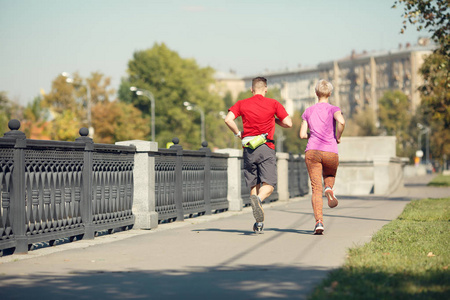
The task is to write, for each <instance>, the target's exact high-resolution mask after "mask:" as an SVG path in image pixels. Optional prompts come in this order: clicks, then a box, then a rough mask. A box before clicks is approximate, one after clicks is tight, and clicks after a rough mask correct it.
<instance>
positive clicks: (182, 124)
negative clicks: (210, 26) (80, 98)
mask: <svg viewBox="0 0 450 300" xmlns="http://www.w3.org/2000/svg"><path fill="white" fill-rule="evenodd" d="M127 72H128V78H124V79H122V83H121V85H120V88H119V99H121V101H123V102H126V103H132V104H133V105H134V106H135V107H137V108H138V109H140V110H141V111H142V112H143V113H144V114H145V115H149V114H150V100H149V99H147V98H146V97H144V96H138V95H136V94H135V93H132V92H130V87H131V86H135V87H137V88H140V89H144V90H148V91H150V92H151V93H152V94H153V95H154V98H155V102H156V103H155V127H156V141H157V142H159V143H160V144H162V145H165V144H166V143H167V142H170V141H172V139H173V138H174V137H178V138H179V139H180V142H181V144H183V145H184V147H185V148H195V147H200V144H201V141H200V125H201V122H200V114H199V113H198V112H196V111H187V110H186V108H185V106H184V105H183V103H184V102H185V101H188V102H190V103H192V104H194V105H196V106H198V107H199V108H201V109H203V111H204V113H205V119H206V122H205V123H206V125H205V127H206V140H207V141H208V142H209V145H210V146H211V147H214V146H215V145H217V144H220V141H221V139H222V135H220V134H217V133H216V132H211V130H210V129H211V128H214V127H215V125H214V123H216V122H222V120H221V119H219V118H217V117H213V116H216V115H217V113H218V112H219V111H220V110H222V109H223V100H222V99H220V97H219V96H218V95H214V94H211V93H210V91H209V86H210V85H211V84H212V83H214V78H213V73H214V70H213V69H212V68H209V67H207V68H200V67H199V66H198V65H197V63H196V62H195V60H194V59H184V58H181V57H180V56H179V55H178V53H177V52H174V51H172V50H170V49H169V48H168V47H167V46H166V45H165V44H164V43H162V44H157V43H156V44H155V45H154V46H153V47H152V48H151V49H147V50H143V51H136V52H135V53H134V54H133V59H131V60H130V61H129V63H128V71H127Z"/></svg>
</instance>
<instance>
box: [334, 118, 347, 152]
mask: <svg viewBox="0 0 450 300" xmlns="http://www.w3.org/2000/svg"><path fill="white" fill-rule="evenodd" d="M334 119H335V120H336V125H337V126H336V142H337V143H338V144H339V143H340V142H341V136H342V133H343V132H344V128H345V119H344V116H343V115H342V112H341V111H340V110H339V111H337V112H335V113H334Z"/></svg>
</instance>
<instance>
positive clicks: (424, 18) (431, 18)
mask: <svg viewBox="0 0 450 300" xmlns="http://www.w3.org/2000/svg"><path fill="white" fill-rule="evenodd" d="M399 4H404V5H405V7H404V12H403V15H402V17H403V18H404V19H405V20H404V21H403V28H402V29H401V31H400V32H401V33H404V31H405V29H406V28H407V24H408V23H409V24H410V25H414V26H416V27H417V31H421V30H424V29H428V32H429V33H431V38H432V39H433V40H434V41H435V42H436V43H437V44H438V45H440V48H439V49H438V51H439V52H440V53H441V54H443V55H446V56H448V55H449V53H450V45H449V42H450V37H449V33H450V12H449V7H450V2H449V1H448V0H434V1H430V0H396V1H395V2H394V5H393V6H392V7H393V8H396V7H397V5H399Z"/></svg>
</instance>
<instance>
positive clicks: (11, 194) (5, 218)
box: [0, 120, 135, 253]
mask: <svg viewBox="0 0 450 300" xmlns="http://www.w3.org/2000/svg"><path fill="white" fill-rule="evenodd" d="M9 126H10V129H11V131H10V132H8V133H6V134H5V135H4V137H2V138H0V250H2V249H8V248H15V251H16V252H18V253H26V252H27V251H28V250H29V248H30V247H31V245H32V244H34V243H40V242H48V243H49V244H50V245H53V244H54V243H55V241H56V240H58V239H64V238H68V239H69V240H71V241H72V240H74V239H80V238H86V239H92V238H94V235H95V233H96V232H99V231H104V230H109V231H111V230H113V229H115V228H121V227H122V228H127V227H131V226H133V224H134V216H133V214H132V212H131V209H132V202H133V199H132V197H133V165H134V152H135V148H134V147H132V146H115V145H102V144H94V143H93V142H92V139H90V138H89V137H87V134H88V131H87V129H82V130H80V134H81V137H80V138H78V139H77V140H76V141H75V142H58V141H41V140H30V139H26V138H25V134H24V133H23V132H21V131H19V130H18V129H19V128H20V122H18V121H17V120H13V121H11V122H10V124H9Z"/></svg>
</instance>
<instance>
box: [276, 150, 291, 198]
mask: <svg viewBox="0 0 450 300" xmlns="http://www.w3.org/2000/svg"><path fill="white" fill-rule="evenodd" d="M276 155H277V173H278V182H277V186H278V189H277V190H278V201H288V200H289V175H291V176H292V175H293V174H289V163H288V162H289V153H282V152H277V154H276Z"/></svg>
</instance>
